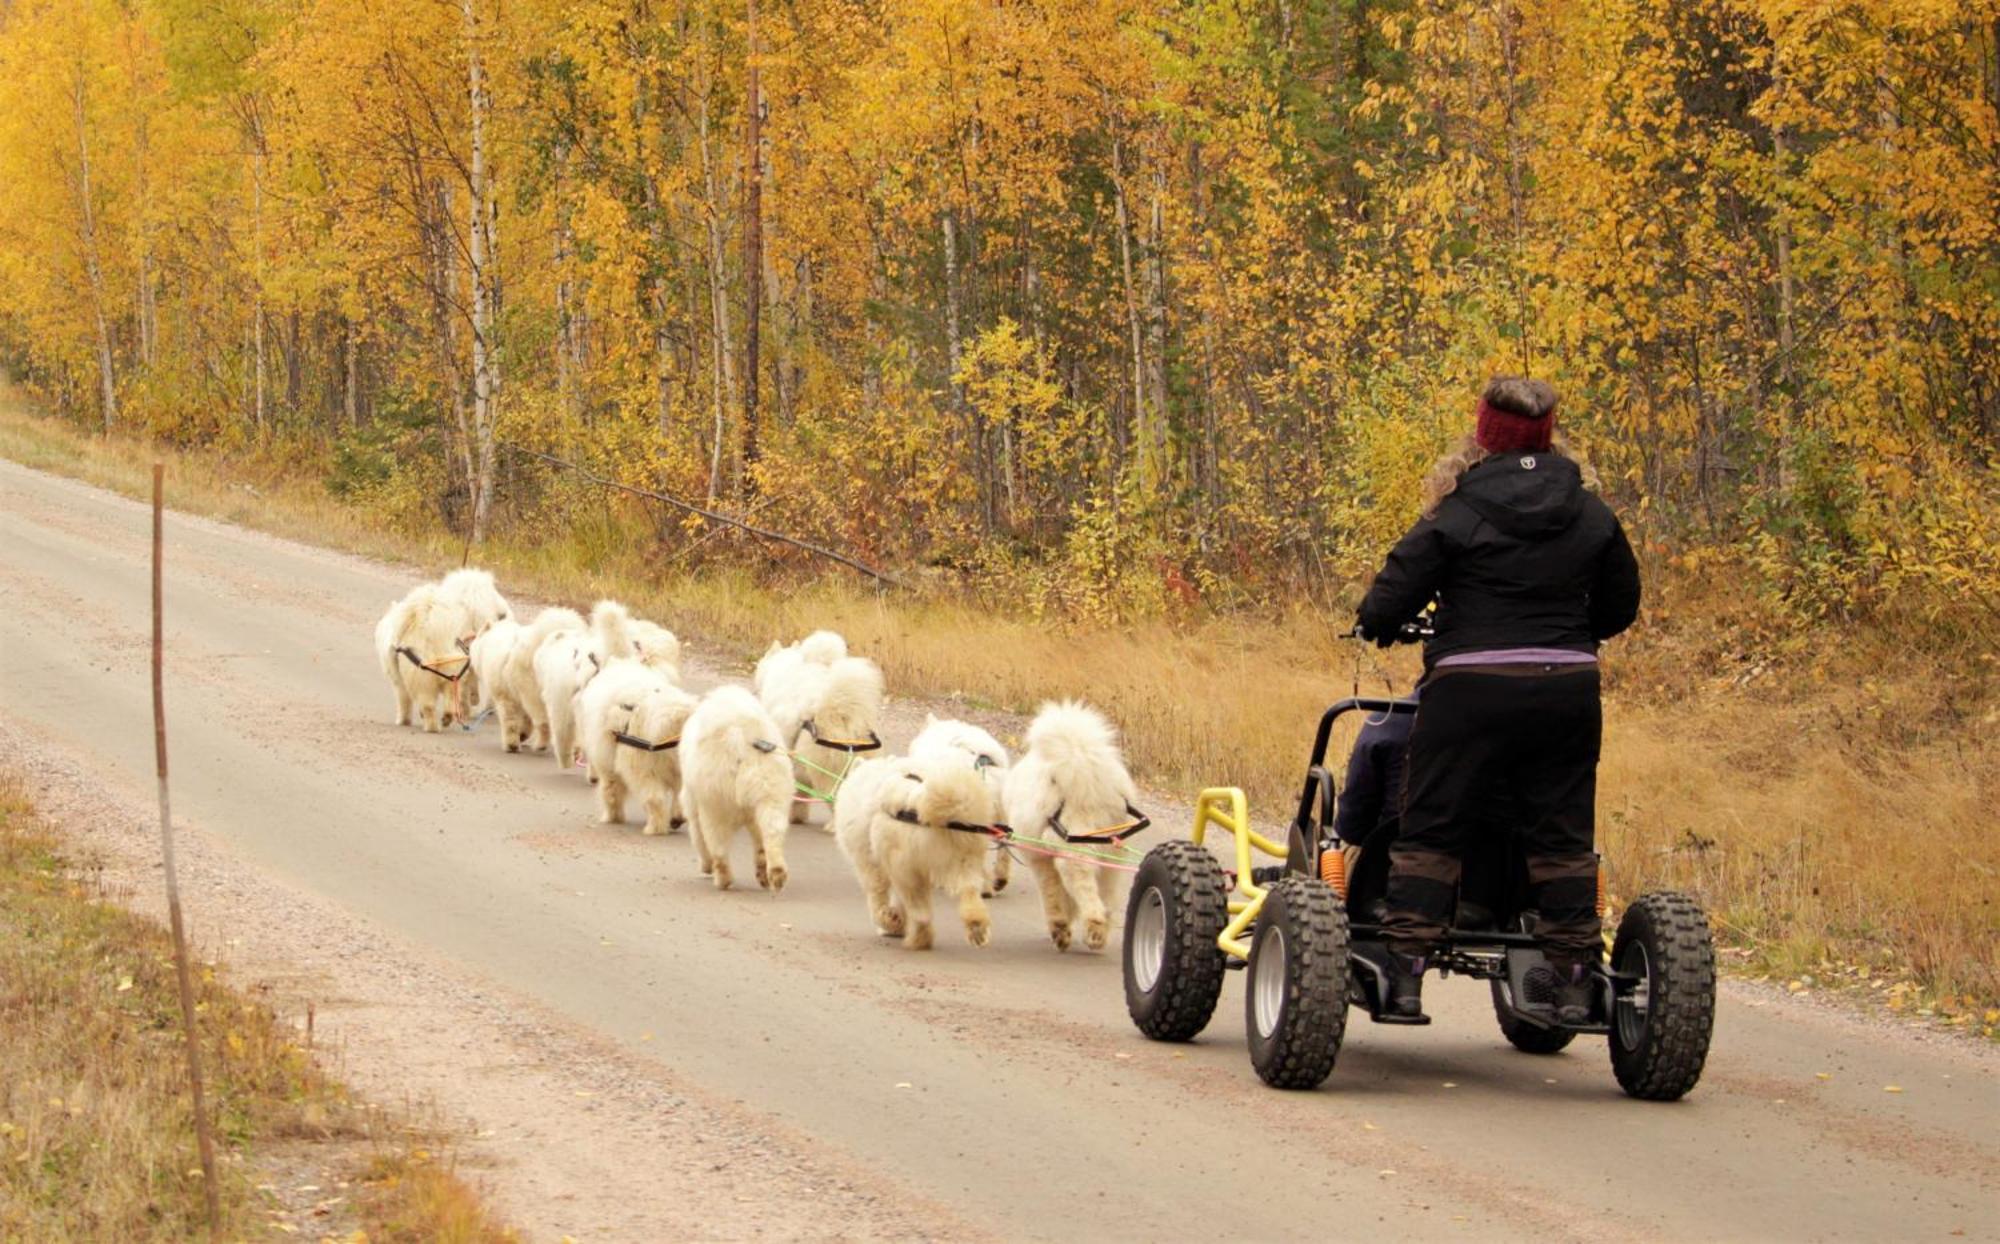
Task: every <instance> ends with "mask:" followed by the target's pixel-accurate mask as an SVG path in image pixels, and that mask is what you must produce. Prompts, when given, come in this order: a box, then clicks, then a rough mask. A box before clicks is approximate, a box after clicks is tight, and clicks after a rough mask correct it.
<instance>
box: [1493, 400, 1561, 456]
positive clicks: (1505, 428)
mask: <svg viewBox="0 0 2000 1244" xmlns="http://www.w3.org/2000/svg"><path fill="white" fill-rule="evenodd" d="M1555 434H1556V410H1555V407H1553V406H1551V407H1549V411H1548V413H1547V414H1545V415H1517V414H1515V413H1514V412H1513V411H1511V410H1502V409H1500V408H1499V407H1498V406H1494V405H1492V404H1490V403H1489V402H1487V401H1486V399H1485V398H1481V399H1479V416H1478V423H1477V424H1476V425H1475V427H1474V429H1473V437H1474V439H1476V440H1477V441H1478V442H1479V446H1480V448H1482V449H1484V450H1485V451H1486V452H1487V453H1489V454H1516V453H1538V452H1540V451H1542V450H1545V449H1547V448H1548V447H1549V444H1550V442H1551V441H1553V440H1554V438H1555Z"/></svg>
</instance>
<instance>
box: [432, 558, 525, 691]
mask: <svg viewBox="0 0 2000 1244" xmlns="http://www.w3.org/2000/svg"><path fill="white" fill-rule="evenodd" d="M438 597H439V599H441V600H445V601H450V602H452V603H455V604H457V605H459V606H461V607H463V608H464V610H465V614H466V619H467V621H468V623H469V625H470V631H471V633H470V636H469V637H468V642H469V641H470V639H476V638H478V637H479V636H482V635H484V634H486V632H487V631H488V630H490V629H492V628H493V627H494V626H496V625H498V624H499V623H501V622H506V621H511V620H512V619H513V616H514V611H513V609H512V608H510V607H509V606H508V604H507V598H506V597H505V596H502V595H501V594H500V589H499V588H498V587H497V586H495V585H494V582H493V572H492V571H490V570H479V569H476V568H474V567H469V566H468V567H465V568H463V569H460V570H454V571H452V572H451V573H450V574H448V575H446V576H445V577H444V578H443V579H442V580H440V581H439V583H438ZM479 684H480V676H479V671H478V669H477V668H476V667H473V666H468V667H467V669H466V672H465V674H464V676H463V677H461V678H460V679H459V688H458V692H459V699H458V702H459V704H460V706H461V707H463V708H464V709H465V710H466V711H467V712H470V711H471V706H472V705H473V704H474V703H477V702H479V701H482V700H486V699H488V698H490V697H488V696H487V695H486V694H485V693H484V692H483V690H482V688H481V687H480V685H479Z"/></svg>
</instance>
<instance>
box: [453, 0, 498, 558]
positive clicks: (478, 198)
mask: <svg viewBox="0 0 2000 1244" xmlns="http://www.w3.org/2000/svg"><path fill="white" fill-rule="evenodd" d="M461 2H462V5H463V9H464V13H465V63H466V79H467V82H466V85H467V94H468V96H469V100H470V104H471V108H472V164H471V168H470V172H469V180H470V185H469V186H468V187H467V189H468V190H469V191H470V195H469V198H470V200H471V202H470V204H469V206H468V211H469V216H470V219H469V221H468V224H469V226H470V227H469V230H468V234H467V243H468V250H469V259H470V265H471V269H472V270H471V272H470V273H469V274H468V275H469V276H470V279H471V282H472V434H473V440H474V445H473V459H474V463H473V468H474V469H473V475H472V478H471V479H470V481H469V482H470V484H471V487H472V498H471V500H472V541H473V543H475V544H477V543H479V542H481V541H483V540H484V539H485V538H486V525H487V522H488V520H489V519H490V518H491V516H492V510H493V468H494V456H495V454H496V452H497V449H496V447H495V445H494V438H493V425H494V419H495V415H496V413H497V411H498V407H499V401H500V351H499V347H498V343H497V342H495V340H494V337H493V325H494V321H495V318H496V311H497V308H496V307H495V306H494V303H495V301H496V297H495V287H496V284H497V282H496V281H495V280H494V265H495V260H496V256H495V254H494V249H495V248H494V237H493V204H492V193H491V188H490V187H489V186H488V184H487V182H488V174H487V167H486V158H487V151H486V117H487V113H488V111H489V108H490V101H489V100H488V98H487V94H486V79H485V76H484V73H483V69H482V66H481V64H480V60H479V43H480V34H479V17H478V13H477V11H476V9H475V0H461Z"/></svg>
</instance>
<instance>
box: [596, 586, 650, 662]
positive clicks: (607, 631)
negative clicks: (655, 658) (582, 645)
mask: <svg viewBox="0 0 2000 1244" xmlns="http://www.w3.org/2000/svg"><path fill="white" fill-rule="evenodd" d="M590 629H591V631H592V632H593V633H594V634H595V635H596V636H597V646H598V648H599V649H600V650H601V651H602V652H603V653H604V659H605V660H607V661H617V660H620V659H623V658H626V657H630V656H632V655H633V654H634V653H636V652H638V650H639V648H638V645H637V644H636V643H634V642H633V639H632V611H631V610H629V609H627V608H626V607H625V606H623V605H621V604H619V603H618V602H617V601H615V600H600V601H598V602H597V604H596V605H595V606H594V607H593V608H592V609H591V611H590Z"/></svg>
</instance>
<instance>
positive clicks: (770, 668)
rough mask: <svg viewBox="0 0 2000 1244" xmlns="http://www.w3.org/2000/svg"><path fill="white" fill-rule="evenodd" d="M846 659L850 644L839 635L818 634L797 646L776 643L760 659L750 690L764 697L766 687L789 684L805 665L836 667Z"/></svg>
mask: <svg viewBox="0 0 2000 1244" xmlns="http://www.w3.org/2000/svg"><path fill="white" fill-rule="evenodd" d="M846 655H847V640H846V639H844V638H842V637H841V635H840V634H839V633H838V632H837V631H814V632H813V633H812V634H810V635H808V636H806V637H805V638H804V639H801V640H800V641H799V642H797V643H795V644H780V643H778V642H776V641H775V640H774V641H772V643H771V646H770V647H769V648H767V649H765V650H764V655H763V656H762V657H760V658H759V659H758V661H757V668H756V670H755V671H754V672H752V673H751V675H750V687H751V689H752V690H754V691H755V692H756V693H757V694H758V695H759V696H762V695H763V694H764V686H765V684H766V683H769V682H772V681H777V682H783V681H786V680H787V679H788V678H790V676H791V674H792V672H793V671H794V670H796V669H798V667H799V666H801V665H832V664H833V663H834V662H835V661H838V660H840V659H841V658H842V657H844V656H846Z"/></svg>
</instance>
